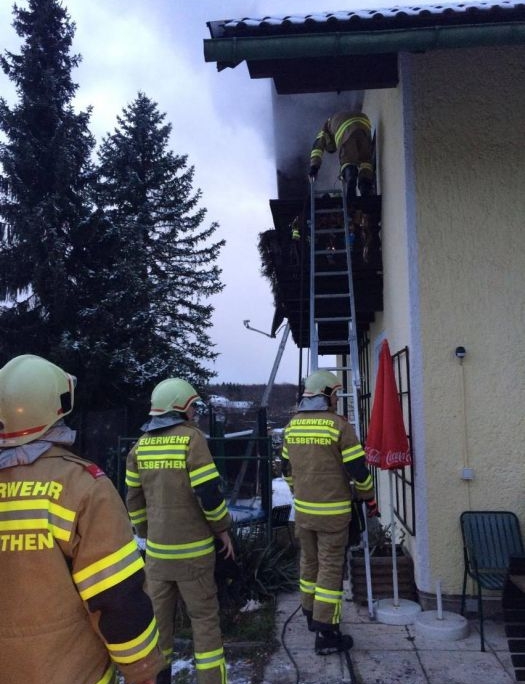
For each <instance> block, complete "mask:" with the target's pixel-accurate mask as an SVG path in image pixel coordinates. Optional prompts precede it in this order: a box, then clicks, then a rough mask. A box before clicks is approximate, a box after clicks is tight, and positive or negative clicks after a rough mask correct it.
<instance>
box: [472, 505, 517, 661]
mask: <svg viewBox="0 0 525 684" xmlns="http://www.w3.org/2000/svg"><path fill="white" fill-rule="evenodd" d="M460 524H461V534H462V536H463V556H464V561H465V568H464V572H463V589H462V593H461V615H463V614H464V612H465V598H466V588H467V577H471V578H472V579H473V580H474V582H475V584H476V589H477V601H478V614H479V631H480V637H481V650H482V651H484V650H485V638H484V633H483V600H482V599H483V597H482V589H486V590H502V589H503V587H504V585H505V579H506V575H507V570H508V567H509V561H510V557H511V556H516V555H521V554H523V552H524V548H523V540H522V536H521V530H520V524H519V521H518V518H517V517H516V515H515V514H514V513H511V512H510V511H464V512H463V513H462V514H461V516H460Z"/></svg>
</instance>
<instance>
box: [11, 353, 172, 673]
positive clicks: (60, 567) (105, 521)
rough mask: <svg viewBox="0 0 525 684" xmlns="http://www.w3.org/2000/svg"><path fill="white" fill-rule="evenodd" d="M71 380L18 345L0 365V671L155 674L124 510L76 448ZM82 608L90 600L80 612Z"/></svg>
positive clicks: (146, 607)
mask: <svg viewBox="0 0 525 684" xmlns="http://www.w3.org/2000/svg"><path fill="white" fill-rule="evenodd" d="M74 388H75V378H74V377H73V376H72V375H69V374H68V373H66V372H64V371H63V370H62V369H61V368H59V367H58V366H56V365H54V364H53V363H51V362H49V361H47V360H45V359H43V358H41V357H39V356H33V355H30V354H26V355H23V356H18V357H16V358H14V359H12V360H11V361H9V362H8V363H7V364H6V365H5V366H4V367H3V368H2V369H0V521H1V522H0V530H2V534H1V535H0V550H1V555H2V581H1V583H0V606H1V607H2V628H1V630H0V653H1V654H2V658H1V660H2V667H1V671H2V674H1V679H2V681H5V682H24V683H26V682H27V683H29V682H30V683H31V684H49V682H53V684H72V682H74V683H75V684H101V682H107V684H116V681H117V668H118V669H119V670H120V671H121V673H122V674H123V675H124V677H125V680H126V682H128V683H131V684H135V683H139V682H142V683H144V684H153V682H154V681H155V675H156V674H157V672H159V671H160V670H161V668H162V667H164V666H165V660H164V658H163V656H162V654H161V652H160V649H159V646H158V644H157V642H158V638H159V637H158V630H157V623H156V620H155V617H154V614H153V609H152V605H151V602H150V599H149V598H148V597H147V595H146V594H145V593H144V590H143V585H144V580H145V576H144V570H143V567H144V563H143V561H142V558H141V556H140V552H139V549H138V547H137V544H136V542H135V540H134V538H133V532H132V529H131V525H130V524H129V519H128V516H127V512H126V508H125V506H124V504H123V502H122V500H121V499H120V497H119V495H118V493H117V491H116V490H115V488H114V487H113V485H112V484H111V482H110V480H109V479H108V478H107V477H106V476H105V474H104V473H103V471H102V470H100V468H99V467H98V466H97V465H95V464H94V463H91V462H89V461H85V460H84V459H81V458H79V457H77V456H75V455H74V454H73V453H72V452H71V451H70V448H69V447H70V446H71V444H72V443H73V441H74V439H75V432H74V431H73V430H70V429H69V428H68V427H67V426H66V424H65V423H64V421H63V418H64V417H65V416H67V415H68V414H69V413H70V412H71V411H72V409H73V402H74ZM86 609H87V610H86Z"/></svg>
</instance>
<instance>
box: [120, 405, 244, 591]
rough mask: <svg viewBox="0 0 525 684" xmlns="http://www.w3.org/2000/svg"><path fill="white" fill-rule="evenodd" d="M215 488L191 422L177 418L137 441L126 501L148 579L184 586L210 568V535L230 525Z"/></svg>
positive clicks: (130, 458) (131, 457) (128, 471)
mask: <svg viewBox="0 0 525 684" xmlns="http://www.w3.org/2000/svg"><path fill="white" fill-rule="evenodd" d="M219 483H220V477H219V473H218V471H217V468H216V467H215V464H214V462H213V458H212V455H211V453H210V450H209V449H208V445H207V442H206V438H205V436H204V434H203V433H202V432H201V431H200V430H199V429H198V428H197V427H196V425H195V424H194V423H192V422H189V421H186V420H183V419H180V420H179V421H178V422H175V424H173V425H171V426H169V427H166V428H160V429H157V430H151V429H150V431H149V432H146V433H145V434H144V435H142V437H140V438H139V440H138V442H137V443H136V444H135V446H134V447H133V449H132V450H131V451H130V453H129V454H128V458H127V463H126V484H127V486H128V493H127V499H126V501H127V506H128V511H129V515H130V518H131V522H132V523H133V525H134V526H135V529H136V531H137V534H138V535H139V536H140V537H145V538H146V565H147V571H148V576H150V577H151V578H153V579H156V580H175V581H183V580H189V579H192V578H193V577H195V576H197V575H198V574H199V573H201V572H205V571H208V570H209V569H210V567H213V564H214V561H215V544H214V535H215V534H216V533H219V532H223V531H224V530H227V529H229V527H230V526H231V517H230V514H229V512H228V509H227V507H226V502H225V501H224V498H223V495H222V493H221V490H220V486H219ZM174 561H175V562H174Z"/></svg>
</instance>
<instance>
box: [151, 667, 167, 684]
mask: <svg viewBox="0 0 525 684" xmlns="http://www.w3.org/2000/svg"><path fill="white" fill-rule="evenodd" d="M155 681H156V684H171V667H168V668H167V669H166V670H161V671H160V672H159V674H158V675H157V679H156V680H155Z"/></svg>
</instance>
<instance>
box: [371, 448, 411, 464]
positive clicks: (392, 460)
mask: <svg viewBox="0 0 525 684" xmlns="http://www.w3.org/2000/svg"><path fill="white" fill-rule="evenodd" d="M366 455H367V459H366V460H367V461H368V463H370V465H373V466H379V467H380V468H388V469H392V468H403V467H404V466H407V465H410V463H411V460H410V452H408V451H387V453H386V454H385V455H384V456H383V458H381V451H379V449H373V448H367V449H366Z"/></svg>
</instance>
